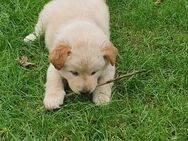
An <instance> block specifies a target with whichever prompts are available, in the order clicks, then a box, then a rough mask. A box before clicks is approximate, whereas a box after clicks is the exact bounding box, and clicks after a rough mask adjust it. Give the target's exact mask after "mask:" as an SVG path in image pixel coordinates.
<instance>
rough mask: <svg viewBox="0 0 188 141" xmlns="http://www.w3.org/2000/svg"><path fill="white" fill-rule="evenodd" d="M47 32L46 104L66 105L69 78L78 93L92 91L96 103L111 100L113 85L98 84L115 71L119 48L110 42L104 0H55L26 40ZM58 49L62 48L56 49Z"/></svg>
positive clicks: (71, 86)
mask: <svg viewBox="0 0 188 141" xmlns="http://www.w3.org/2000/svg"><path fill="white" fill-rule="evenodd" d="M43 33H44V34H45V43H46V46H47V48H48V50H49V53H50V56H49V58H50V62H51V64H50V66H49V68H48V72H47V82H46V93H45V98H44V105H45V107H46V108H47V109H56V108H59V107H60V105H62V104H63V101H64V97H65V91H64V85H65V84H64V81H62V79H65V80H67V82H68V84H69V86H70V88H71V89H72V90H73V91H74V92H75V93H81V92H87V93H88V92H89V93H93V102H94V103H96V104H97V105H100V104H105V103H107V102H109V101H110V97H111V87H112V84H108V85H105V86H101V87H97V88H96V86H97V84H98V83H102V82H104V81H106V80H109V79H112V78H113V77H114V73H115V67H114V63H115V56H116V49H115V48H114V47H113V45H112V44H111V43H110V41H109V35H110V31H109V11H108V7H107V5H106V3H105V0H53V1H51V2H49V3H48V4H46V5H45V7H44V8H43V10H42V11H41V13H40V15H39V19H38V23H37V24H36V27H35V32H34V33H31V34H29V35H28V36H26V37H25V39H24V41H25V42H29V41H34V40H35V39H36V37H38V36H39V35H41V34H43ZM57 49H59V50H57ZM62 56H63V57H62Z"/></svg>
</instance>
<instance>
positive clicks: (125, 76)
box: [66, 69, 146, 97]
mask: <svg viewBox="0 0 188 141" xmlns="http://www.w3.org/2000/svg"><path fill="white" fill-rule="evenodd" d="M145 71H146V70H145V69H141V70H136V71H133V72H130V73H127V74H125V75H121V76H119V77H116V78H114V79H111V80H108V81H106V82H103V83H101V84H98V85H97V87H100V86H103V85H106V84H109V83H112V82H114V81H117V80H121V79H125V78H127V77H130V76H133V75H135V74H139V73H142V72H145ZM72 95H76V94H75V93H74V92H71V93H69V94H66V97H69V96H72Z"/></svg>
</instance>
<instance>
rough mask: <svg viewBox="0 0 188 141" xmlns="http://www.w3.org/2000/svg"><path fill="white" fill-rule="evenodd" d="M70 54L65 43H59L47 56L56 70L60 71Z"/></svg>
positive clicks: (68, 47) (69, 49)
mask: <svg viewBox="0 0 188 141" xmlns="http://www.w3.org/2000/svg"><path fill="white" fill-rule="evenodd" d="M70 53H71V48H70V46H69V45H68V44H67V43H61V44H60V45H59V46H58V47H57V48H55V49H54V50H53V51H52V52H51V53H50V54H49V60H50V62H51V63H52V64H53V65H54V67H55V68H56V69H57V70H61V69H62V68H63V66H64V64H65V61H66V59H67V57H68V56H69V54H70Z"/></svg>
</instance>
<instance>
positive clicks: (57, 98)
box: [43, 91, 65, 110]
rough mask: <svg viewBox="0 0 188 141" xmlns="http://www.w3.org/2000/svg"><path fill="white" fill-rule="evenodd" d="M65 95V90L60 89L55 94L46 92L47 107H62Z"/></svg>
mask: <svg viewBox="0 0 188 141" xmlns="http://www.w3.org/2000/svg"><path fill="white" fill-rule="evenodd" d="M64 97H65V92H64V91H59V92H57V93H54V94H51V93H49V94H48V93H46V94H45V98H44V101H43V103H44V106H45V108H46V109H47V110H53V109H58V108H60V106H61V105H63V101H64Z"/></svg>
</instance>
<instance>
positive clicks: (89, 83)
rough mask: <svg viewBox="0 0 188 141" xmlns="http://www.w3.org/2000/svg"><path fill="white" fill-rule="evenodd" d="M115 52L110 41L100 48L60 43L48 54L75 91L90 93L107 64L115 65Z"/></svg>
mask: <svg viewBox="0 0 188 141" xmlns="http://www.w3.org/2000/svg"><path fill="white" fill-rule="evenodd" d="M116 54H117V49H116V48H115V47H114V46H113V44H112V43H110V42H106V43H104V44H103V46H102V48H101V47H100V48H99V47H98V48H96V47H83V46H82V47H71V46H70V45H69V44H67V43H61V44H59V46H58V47H56V48H55V49H54V50H53V51H52V52H51V53H50V54H49V60H50V62H51V63H52V64H53V65H54V67H55V68H56V69H57V70H59V71H60V73H61V75H62V76H63V77H64V78H65V79H67V81H68V83H69V86H70V88H71V89H72V90H73V91H74V92H75V93H78V94H79V93H92V92H93V91H94V90H95V88H96V86H97V82H98V79H99V78H100V77H101V76H102V74H103V73H104V71H105V69H106V68H107V66H108V65H112V66H113V65H115V61H116Z"/></svg>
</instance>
